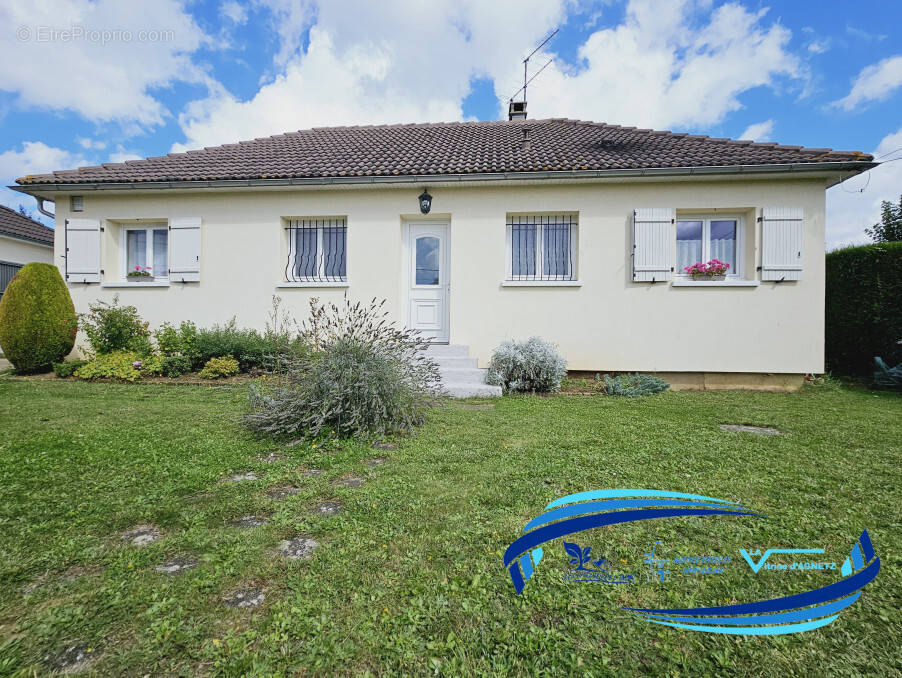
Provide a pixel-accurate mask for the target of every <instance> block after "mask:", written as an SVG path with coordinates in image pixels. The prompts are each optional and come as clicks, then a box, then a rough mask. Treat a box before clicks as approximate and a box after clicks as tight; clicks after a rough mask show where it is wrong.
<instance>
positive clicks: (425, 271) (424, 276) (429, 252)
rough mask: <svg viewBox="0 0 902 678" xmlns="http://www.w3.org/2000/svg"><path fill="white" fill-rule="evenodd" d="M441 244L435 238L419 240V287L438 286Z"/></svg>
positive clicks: (425, 237)
mask: <svg viewBox="0 0 902 678" xmlns="http://www.w3.org/2000/svg"><path fill="white" fill-rule="evenodd" d="M439 244H440V243H439V239H438V238H435V237H433V236H424V237H422V238H417V255H416V257H417V260H416V269H417V275H416V280H417V282H416V284H417V285H438V281H439V270H438V268H439V259H438V257H439Z"/></svg>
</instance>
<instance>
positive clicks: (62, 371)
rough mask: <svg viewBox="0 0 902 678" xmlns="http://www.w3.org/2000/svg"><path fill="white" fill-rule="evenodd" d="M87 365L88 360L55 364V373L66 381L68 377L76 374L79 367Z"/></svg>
mask: <svg viewBox="0 0 902 678" xmlns="http://www.w3.org/2000/svg"><path fill="white" fill-rule="evenodd" d="M87 364H88V361H87V360H69V361H68V362H62V363H53V373H54V374H55V375H56V376H58V377H61V378H63V379H65V378H66V377H71V376H72V375H73V374H75V370H77V369H78V368H79V367H81V366H82V365H87Z"/></svg>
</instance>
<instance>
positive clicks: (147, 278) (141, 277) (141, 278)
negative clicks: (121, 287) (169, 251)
mask: <svg viewBox="0 0 902 678" xmlns="http://www.w3.org/2000/svg"><path fill="white" fill-rule="evenodd" d="M125 279H126V280H128V281H129V282H138V283H142V282H153V276H152V275H145V274H143V273H141V274H137V275H135V274H132V273H129V274H128V275H127V276H125Z"/></svg>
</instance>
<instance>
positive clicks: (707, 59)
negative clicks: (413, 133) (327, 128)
mask: <svg viewBox="0 0 902 678" xmlns="http://www.w3.org/2000/svg"><path fill="white" fill-rule="evenodd" d="M0 19H2V22H0V26H2V28H0V30H3V31H6V32H8V33H9V35H7V36H5V37H4V39H3V40H2V41H0V45H2V46H0V49H2V50H3V51H4V53H3V54H2V55H0V56H2V57H3V58H2V59H0V119H2V125H0V177H2V181H3V183H4V185H6V184H9V183H12V181H13V180H14V179H15V177H16V176H18V175H21V174H24V173H33V172H41V171H49V170H53V169H64V168H68V167H72V166H76V165H79V164H95V163H100V162H115V161H122V160H127V159H132V158H138V157H145V156H150V155H159V154H165V153H167V152H171V151H180V150H185V149H189V148H198V147H202V146H205V145H215V144H219V143H229V142H233V141H237V140H239V139H246V138H253V137H256V136H264V135H268V134H276V133H280V132H284V131H288V130H294V129H300V128H305V127H310V126H324V125H332V124H339V125H347V124H375V123H383V122H420V121H438V120H465V119H478V120H491V119H499V118H501V117H502V115H503V109H504V105H505V101H506V99H507V98H508V97H509V96H510V94H512V93H513V92H514V90H516V89H517V87H519V85H520V80H521V78H522V65H521V63H520V62H521V59H522V58H523V57H524V56H525V55H526V54H527V53H528V52H529V51H531V49H532V47H533V46H535V45H536V44H538V43H539V42H541V40H542V39H543V37H545V35H547V34H548V33H549V32H550V30H551V29H553V28H554V27H559V28H560V32H559V33H558V34H557V36H555V38H554V39H553V40H552V41H551V42H550V43H549V44H548V45H547V46H546V48H545V49H543V50H542V52H541V53H539V54H537V55H536V56H535V57H534V58H533V61H532V62H531V71H532V72H534V71H535V70H536V69H538V68H539V67H540V66H541V65H543V64H544V63H545V62H546V61H547V60H548V59H549V58H552V57H553V58H554V61H553V62H552V64H551V65H550V66H549V67H548V68H547V69H546V70H545V71H544V72H543V73H542V74H541V75H540V76H539V77H538V78H537V79H536V81H535V82H534V83H533V84H532V85H531V86H530V89H529V102H528V106H529V112H530V117H550V116H559V117H571V118H581V119H589V120H596V121H604V122H610V123H616V124H623V125H636V126H640V127H654V128H658V129H672V130H677V131H688V132H693V133H699V134H708V135H711V136H716V137H720V136H724V137H733V138H756V139H758V140H761V141H777V142H780V143H786V144H799V145H806V146H815V147H824V146H827V147H832V148H837V149H843V150H862V151H867V152H872V151H879V152H880V153H881V154H886V157H885V158H884V159H885V160H892V159H893V158H896V157H902V151H897V150H896V149H900V148H902V114H900V111H902V43H900V41H899V40H898V39H897V38H896V39H894V38H893V36H892V35H891V31H892V30H893V29H894V27H896V26H898V25H900V23H902V3H895V2H886V3H880V2H871V3H854V4H853V3H849V2H839V1H838V0H832V1H828V2H824V1H821V2H801V1H794V2H781V3H777V2H774V3H761V2H732V3H723V2H712V1H705V0H700V1H697V2H692V1H690V0H685V1H680V0H674V1H673V2H666V1H664V0H632V1H629V2H610V1H605V2H585V3H579V2H569V1H566V0H558V1H555V0H541V1H539V0H520V1H518V2H514V1H512V0H498V1H497V2H492V3H487V2H484V1H481V0H479V1H478V0H455V1H453V2H452V1H451V0H434V1H433V2H428V3H424V2H414V1H413V0H403V1H400V0H399V1H395V2H384V3H372V2H351V1H345V0H330V1H329V2H314V1H304V2H293V1H291V0H251V1H249V2H236V1H235V0H197V1H189V2H179V1H177V0H158V1H157V2H154V3H137V2H135V3H123V2H118V0H97V1H96V2H95V1H92V0H48V1H46V2H43V3H40V2H39V3H15V4H14V3H5V4H4V6H3V7H2V8H0ZM67 31H68V33H67ZM893 151H896V152H895V153H893ZM865 186H866V188H865V190H864V191H863V192H861V191H860V190H859V189H861V188H862V187H865ZM900 193H902V162H899V163H889V164H887V165H885V166H883V167H881V168H878V169H877V170H875V171H873V172H872V176H871V177H870V179H867V178H855V179H852V180H850V182H847V184H844V185H843V186H840V187H837V188H834V189H831V190H830V191H829V192H828V238H827V240H828V244H829V245H831V246H835V245H837V244H840V243H844V242H852V241H862V240H863V239H864V236H863V232H862V231H863V228H864V226H867V225H870V224H871V223H872V222H873V221H874V219H875V218H876V213H877V209H878V207H879V202H880V200H881V199H889V200H898V198H899V195H900ZM0 200H2V202H3V203H4V204H7V205H11V206H17V205H18V204H19V203H22V204H25V205H26V207H28V208H31V207H33V204H34V203H33V201H31V199H30V198H27V197H23V196H19V195H17V194H15V193H14V192H12V191H9V190H7V189H3V190H2V195H0Z"/></svg>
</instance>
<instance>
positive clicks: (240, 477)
mask: <svg viewBox="0 0 902 678" xmlns="http://www.w3.org/2000/svg"><path fill="white" fill-rule="evenodd" d="M247 480H257V474H256V473H254V472H253V471H248V472H247V473H237V474H235V475H233V476H232V477H231V478H229V482H230V483H243V482H245V481H247Z"/></svg>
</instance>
